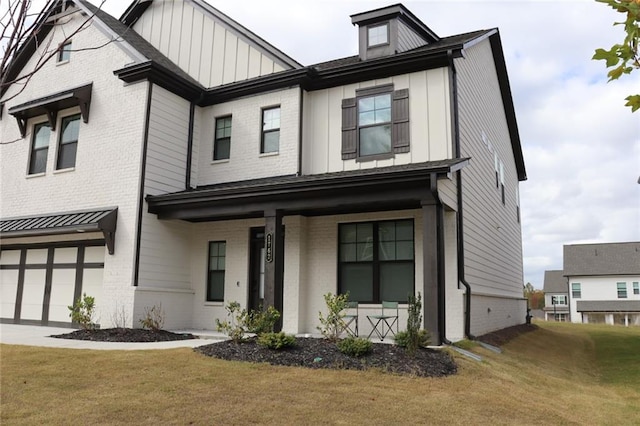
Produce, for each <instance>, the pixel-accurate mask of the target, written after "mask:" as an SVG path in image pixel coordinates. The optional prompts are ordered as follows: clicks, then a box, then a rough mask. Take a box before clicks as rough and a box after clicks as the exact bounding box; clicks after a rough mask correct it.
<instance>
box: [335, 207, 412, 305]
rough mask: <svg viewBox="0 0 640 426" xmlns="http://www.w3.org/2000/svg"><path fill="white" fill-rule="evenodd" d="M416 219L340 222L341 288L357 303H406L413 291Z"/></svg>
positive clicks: (339, 261)
mask: <svg viewBox="0 0 640 426" xmlns="http://www.w3.org/2000/svg"><path fill="white" fill-rule="evenodd" d="M413 236H414V230H413V220H411V219H405V220H391V221H383V222H362V223H345V224H340V226H339V229H338V238H339V244H338V245H339V254H338V288H339V291H340V293H342V294H345V293H347V292H349V299H350V300H352V301H358V302H370V303H380V302H382V301H383V300H384V301H391V302H406V301H407V295H408V294H413V293H414V276H415V265H414V237H413Z"/></svg>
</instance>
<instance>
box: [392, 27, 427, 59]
mask: <svg viewBox="0 0 640 426" xmlns="http://www.w3.org/2000/svg"><path fill="white" fill-rule="evenodd" d="M425 44H427V42H426V41H424V39H422V37H420V36H419V35H418V34H416V33H415V32H414V31H413V30H412V29H411V28H409V27H407V26H406V25H405V24H403V23H402V22H400V21H398V52H406V51H407V50H411V49H415V48H416V47H420V46H424V45H425Z"/></svg>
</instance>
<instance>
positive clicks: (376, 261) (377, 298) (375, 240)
mask: <svg viewBox="0 0 640 426" xmlns="http://www.w3.org/2000/svg"><path fill="white" fill-rule="evenodd" d="M405 221H408V222H411V225H412V227H413V235H412V243H413V259H411V260H407V259H401V260H380V256H379V245H380V241H381V240H380V235H379V226H380V224H383V223H395V222H405ZM362 224H371V225H372V245H373V247H372V259H371V261H366V262H365V261H362V262H358V261H343V260H342V244H343V243H342V242H341V239H340V235H341V232H340V231H341V228H342V227H343V226H347V225H362ZM337 232H338V235H337V242H338V250H337V252H338V253H337V254H338V258H337V262H338V267H337V274H338V277H337V284H338V285H337V287H338V294H343V283H342V268H343V265H344V264H354V263H363V264H364V263H366V264H371V266H372V278H373V282H372V283H371V285H372V293H373V294H372V297H373V299H372V300H363V301H359V303H363V304H380V303H382V297H381V283H380V266H381V265H383V264H391V263H395V264H411V265H412V266H413V273H412V274H411V278H412V285H411V289H412V291H413V292H414V293H415V285H416V277H415V275H416V250H415V243H416V224H415V220H414V218H398V219H384V220H373V221H355V222H342V223H338V228H337ZM395 241H397V240H395ZM401 241H402V240H401ZM398 303H407V300H399V301H398Z"/></svg>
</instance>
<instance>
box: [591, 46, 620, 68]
mask: <svg viewBox="0 0 640 426" xmlns="http://www.w3.org/2000/svg"><path fill="white" fill-rule="evenodd" d="M614 49H617V48H616V46H614V47H613V48H612V49H611V50H604V49H596V52H595V53H594V55H593V57H592V58H591V59H594V60H596V61H600V60H605V61H607V68H609V67H613V66H615V65H617V64H618V62H619V61H620V58H619V57H618V55H617V52H614Z"/></svg>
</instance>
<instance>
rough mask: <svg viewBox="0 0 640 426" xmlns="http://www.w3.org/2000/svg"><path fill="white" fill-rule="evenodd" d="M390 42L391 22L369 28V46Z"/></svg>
mask: <svg viewBox="0 0 640 426" xmlns="http://www.w3.org/2000/svg"><path fill="white" fill-rule="evenodd" d="M382 44H389V23H384V24H382V25H372V26H370V27H368V28H367V47H374V46H379V45H382Z"/></svg>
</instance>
